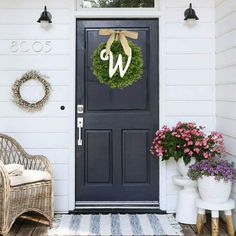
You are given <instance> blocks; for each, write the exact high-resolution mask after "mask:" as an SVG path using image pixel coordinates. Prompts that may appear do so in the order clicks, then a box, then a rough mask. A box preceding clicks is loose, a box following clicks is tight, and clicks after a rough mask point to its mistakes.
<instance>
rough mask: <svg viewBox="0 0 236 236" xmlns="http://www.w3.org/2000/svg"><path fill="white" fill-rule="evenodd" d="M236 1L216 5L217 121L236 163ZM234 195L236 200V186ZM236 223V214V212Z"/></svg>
mask: <svg viewBox="0 0 236 236" xmlns="http://www.w3.org/2000/svg"><path fill="white" fill-rule="evenodd" d="M235 21H236V1H234V0H221V1H219V2H218V4H216V116H217V119H216V124H217V130H218V131H219V132H221V133H223V134H224V141H225V147H226V151H227V153H228V155H227V157H228V159H229V160H231V161H234V162H236V96H235V89H236V79H235V72H236V48H235V46H236V40H235V38H236V26H235ZM232 197H233V198H234V199H235V200H236V185H234V187H233V191H232ZM234 220H235V222H236V216H235V215H234Z"/></svg>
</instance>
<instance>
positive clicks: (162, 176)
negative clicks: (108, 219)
mask: <svg viewBox="0 0 236 236" xmlns="http://www.w3.org/2000/svg"><path fill="white" fill-rule="evenodd" d="M155 1H156V2H158V0H155ZM74 9H76V5H75V6H73V12H74V14H73V15H72V16H71V22H72V24H71V29H70V31H71V42H73V44H72V46H71V55H72V57H71V77H72V78H74V79H73V84H72V86H73V93H72V94H71V100H72V101H73V104H72V108H73V109H71V111H70V113H71V117H73V122H71V128H70V131H71V133H70V135H71V140H75V139H76V132H75V124H76V120H75V119H76V115H77V109H76V102H75V100H76V99H75V97H76V21H77V20H78V19H84V20H86V19H91V18H96V19H106V18H114V19H115V18H123V19H129V18H130V19H133V18H137V19H138V18H147V19H159V127H162V126H163V125H164V124H165V121H166V99H165V55H166V48H165V41H164V40H165V38H164V33H165V31H164V14H163V12H164V9H165V3H164V1H161V0H160V1H159V11H158V10H157V9H144V10H143V11H140V9H138V10H132V11H130V9H129V10H127V9H125V8H124V9H120V8H119V9H109V11H105V12H104V9H103V10H102V13H100V12H101V10H99V9H95V10H96V11H95V10H94V9H79V10H77V11H74ZM111 16H112V17H111ZM157 119H158V117H157ZM73 145H74V147H73V158H72V156H71V158H70V159H69V186H68V188H69V189H68V192H69V196H68V198H69V203H68V209H69V210H70V211H73V210H74V209H75V158H76V148H75V142H74V144H73ZM166 175H167V166H166V162H162V161H161V160H160V163H159V207H160V209H161V210H163V211H165V210H166V209H167V182H166Z"/></svg>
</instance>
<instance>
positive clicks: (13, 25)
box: [0, 0, 74, 211]
mask: <svg viewBox="0 0 236 236" xmlns="http://www.w3.org/2000/svg"><path fill="white" fill-rule="evenodd" d="M44 5H47V6H48V9H49V11H51V12H52V13H53V24H52V25H51V26H50V28H49V29H48V30H47V29H44V28H42V27H41V26H40V24H38V23H37V19H38V18H39V16H40V14H41V12H42V11H43V7H44ZM72 5H73V1H70V0H60V1H56V0H37V1H29V0H11V1H4V0H0V15H1V18H0V94H1V96H0V110H1V112H0V120H1V122H0V131H1V132H3V133H7V134H9V135H11V136H13V137H14V138H16V140H18V141H19V142H20V143H21V144H22V146H23V147H24V148H25V149H26V150H27V151H28V152H29V153H31V154H42V155H45V156H47V157H48V158H49V160H50V161H51V163H52V166H53V173H54V181H55V207H56V210H57V211H68V209H69V202H68V199H69V198H68V196H69V191H68V185H69V184H68V183H69V170H68V162H69V159H70V158H73V156H72V155H71V153H72V152H73V141H72V140H71V134H70V133H71V129H70V127H71V126H70V124H71V122H72V120H73V118H72V116H71V112H70V111H71V109H72V105H71V104H73V101H71V95H70V94H71V93H72V89H73V88H72V87H71V85H72V84H73V80H74V78H73V77H71V65H70V61H71V58H72V54H71V48H72V45H71V24H72V22H71V19H72V16H71V14H72V10H71V9H72ZM12 41H16V42H17V43H18V44H19V43H20V42H21V41H25V42H26V43H25V44H24V45H23V46H24V47H25V46H26V47H29V48H30V50H29V51H28V52H22V51H18V52H17V53H14V52H12V51H11V50H10V46H11V43H12ZM35 41H39V42H41V43H42V44H44V43H45V41H51V47H52V50H51V51H50V52H48V53H45V52H39V53H35V52H34V51H33V50H32V47H31V45H32V44H33V42H35ZM29 69H37V70H40V71H41V73H42V74H45V75H47V76H49V79H48V80H49V82H50V83H51V85H52V95H51V97H50V101H49V102H48V104H46V106H45V108H44V109H43V110H42V111H41V112H35V113H27V112H24V111H22V110H21V109H19V108H18V107H17V106H16V105H15V104H13V103H12V102H11V86H12V84H13V83H14V81H15V80H16V79H17V78H19V77H20V76H21V75H22V74H23V73H24V72H25V71H27V70H29ZM23 94H24V95H25V96H26V98H30V97H34V98H35V99H37V98H40V97H42V91H41V87H40V86H38V85H37V84H35V83H33V82H29V83H27V85H26V86H24V90H23ZM61 105H64V106H65V108H66V109H65V110H64V111H62V110H61V109H60V106H61Z"/></svg>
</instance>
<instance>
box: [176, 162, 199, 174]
mask: <svg viewBox="0 0 236 236" xmlns="http://www.w3.org/2000/svg"><path fill="white" fill-rule="evenodd" d="M195 162H196V159H195V157H192V158H191V161H190V162H189V163H188V164H187V165H185V163H184V158H180V159H179V160H178V161H177V166H178V170H179V173H180V174H181V175H182V176H183V177H185V178H188V168H189V166H190V165H192V164H194V163H195Z"/></svg>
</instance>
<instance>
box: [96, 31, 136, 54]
mask: <svg viewBox="0 0 236 236" xmlns="http://www.w3.org/2000/svg"><path fill="white" fill-rule="evenodd" d="M99 35H103V36H109V35H110V37H109V39H108V40H107V44H106V55H109V54H110V51H111V45H112V44H113V42H114V41H115V40H119V41H120V42H121V45H122V47H123V49H124V52H125V54H126V55H127V56H130V52H131V49H130V46H129V43H128V40H127V38H132V39H137V38H138V32H134V31H127V30H121V31H120V30H112V29H100V30H99ZM126 37H127V38H126Z"/></svg>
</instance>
